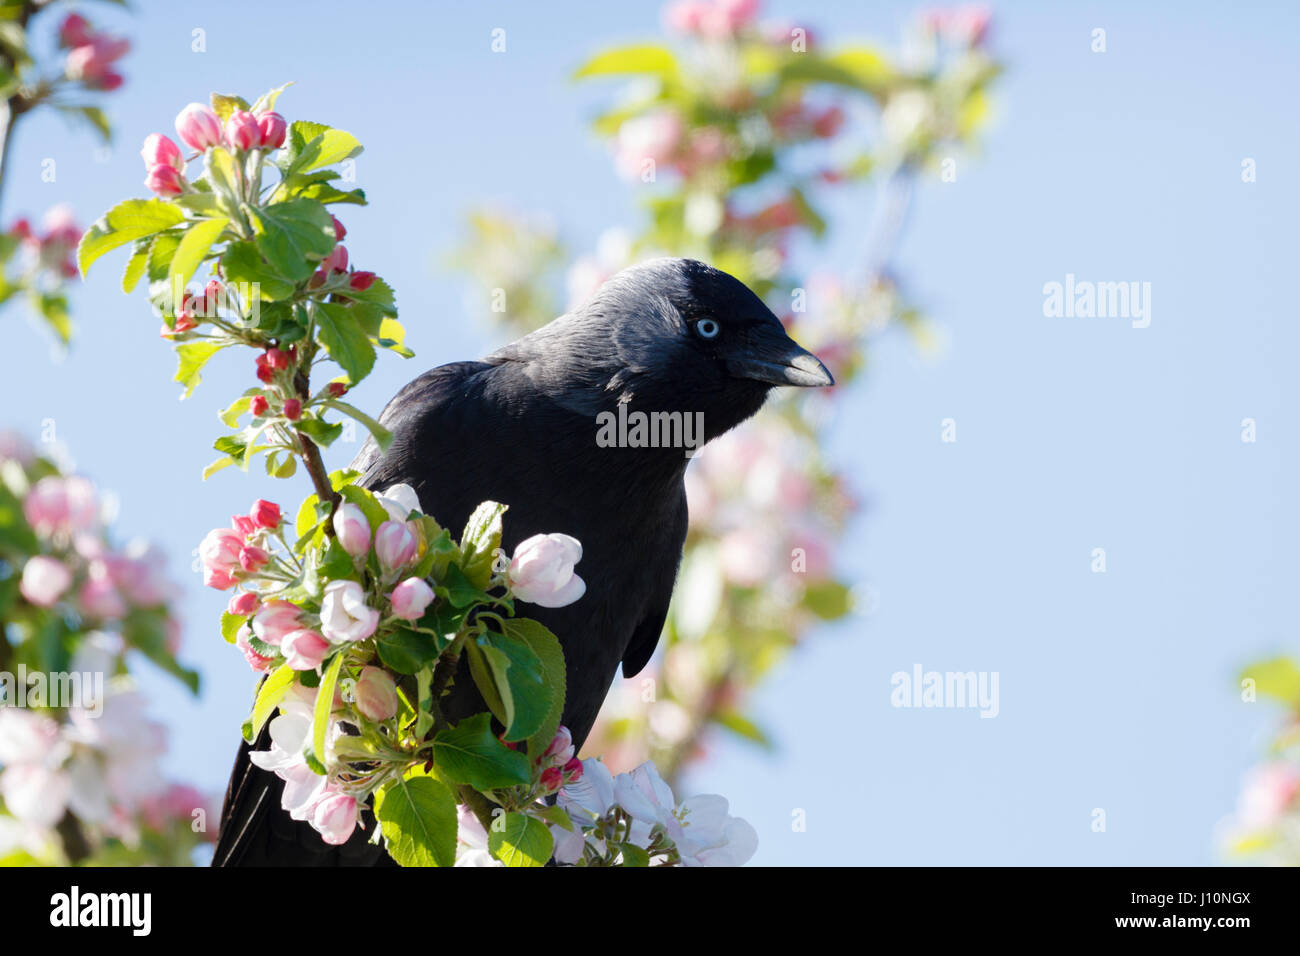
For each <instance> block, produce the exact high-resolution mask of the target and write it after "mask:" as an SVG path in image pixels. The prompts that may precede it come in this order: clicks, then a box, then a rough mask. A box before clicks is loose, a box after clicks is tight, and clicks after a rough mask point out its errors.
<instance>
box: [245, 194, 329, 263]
mask: <svg viewBox="0 0 1300 956" xmlns="http://www.w3.org/2000/svg"><path fill="white" fill-rule="evenodd" d="M252 214H253V222H254V227H255V228H256V230H257V248H258V249H259V250H260V251H261V253H262V255H263V256H265V257H266V261H267V262H269V263H270V264H271V266H272V268H274V269H275V270H276V271H277V272H279V273H280V274H281V275H283V276H287V277H288V278H289V279H291V280H293V281H294V282H301V281H302V280H303V279H305V278H307V277H308V276H309V275H311V274H312V272H313V271H314V270H315V269H316V266H317V264H318V263H319V261H320V260H321V259H323V258H325V257H326V256H328V255H329V254H330V252H331V251H332V250H333V249H334V246H335V245H336V244H337V240H336V239H335V238H334V221H333V220H332V219H331V218H330V214H329V213H328V212H327V211H326V210H325V207H324V206H322V205H321V204H320V203H318V202H316V201H314V200H311V199H290V200H288V201H287V202H282V203H276V204H275V205H272V206H265V207H263V208H261V209H254V210H252Z"/></svg>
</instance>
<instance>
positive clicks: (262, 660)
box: [235, 624, 275, 673]
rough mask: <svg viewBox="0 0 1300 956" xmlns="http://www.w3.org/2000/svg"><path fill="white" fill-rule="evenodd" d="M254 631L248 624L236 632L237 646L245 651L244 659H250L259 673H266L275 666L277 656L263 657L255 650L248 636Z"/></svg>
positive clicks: (250, 665) (249, 664) (250, 664)
mask: <svg viewBox="0 0 1300 956" xmlns="http://www.w3.org/2000/svg"><path fill="white" fill-rule="evenodd" d="M252 633H253V632H252V631H251V630H250V629H249V627H248V625H247V624H245V625H244V626H243V627H241V628H240V629H239V632H238V633H237V634H235V646H236V647H237V648H239V650H240V651H241V652H242V653H243V655H244V660H246V661H248V666H249V667H251V668H252V669H253V670H255V671H258V672H259V673H265V672H267V671H269V670H270V669H271V668H273V667H274V666H275V658H274V657H263V656H262V655H261V654H259V653H257V651H255V650H253V647H252V645H251V644H249V643H248V638H249V636H250V635H251V634H252Z"/></svg>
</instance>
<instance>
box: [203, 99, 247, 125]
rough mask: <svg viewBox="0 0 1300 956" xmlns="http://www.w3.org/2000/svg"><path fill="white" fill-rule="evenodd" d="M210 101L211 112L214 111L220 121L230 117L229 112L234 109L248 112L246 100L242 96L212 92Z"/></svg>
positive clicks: (223, 121)
mask: <svg viewBox="0 0 1300 956" xmlns="http://www.w3.org/2000/svg"><path fill="white" fill-rule="evenodd" d="M210 101H211V103H212V112H214V113H216V114H217V116H218V118H220V120H221V122H222V123H225V121H226V120H228V119H230V114H231V113H233V112H234V111H235V110H243V111H244V112H248V100H246V99H244V98H243V97H242V96H227V95H226V94H224V93H213V94H212V96H211V97H210Z"/></svg>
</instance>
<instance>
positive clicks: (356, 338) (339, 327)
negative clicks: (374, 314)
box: [316, 302, 375, 385]
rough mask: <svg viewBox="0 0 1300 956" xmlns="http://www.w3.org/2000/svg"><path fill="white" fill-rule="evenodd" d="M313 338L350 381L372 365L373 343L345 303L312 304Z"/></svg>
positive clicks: (358, 380)
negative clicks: (314, 316) (314, 330)
mask: <svg viewBox="0 0 1300 956" xmlns="http://www.w3.org/2000/svg"><path fill="white" fill-rule="evenodd" d="M316 340H317V341H318V342H320V344H321V345H323V346H324V347H325V350H326V351H327V352H329V355H330V358H331V359H333V360H334V361H335V362H337V363H338V365H339V367H340V368H341V369H343V371H345V372H347V374H348V380H349V381H351V382H352V384H353V385H355V384H357V383H358V382H360V381H361V380H362V379H363V378H365V377H366V376H367V375H369V374H370V370H371V369H372V368H374V365H375V347H374V345H372V344H371V342H370V338H369V337H368V336H367V335H366V333H365V330H364V329H363V328H361V326H360V325H359V324H358V323H357V322H356V320H355V318H354V317H353V315H352V312H351V310H350V309H348V307H347V306H344V305H340V304H338V303H335V302H322V303H320V304H318V305H317V307H316Z"/></svg>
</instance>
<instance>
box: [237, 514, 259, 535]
mask: <svg viewBox="0 0 1300 956" xmlns="http://www.w3.org/2000/svg"><path fill="white" fill-rule="evenodd" d="M230 527H232V528H234V529H235V530H236V531H238V532H239V533H240V534H242V535H243V536H244V537H245V538H251V537H252V536H253V535H255V534H257V523H256V522H255V521H253V519H252V518H250V517H249V516H248V515H231V516H230Z"/></svg>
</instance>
